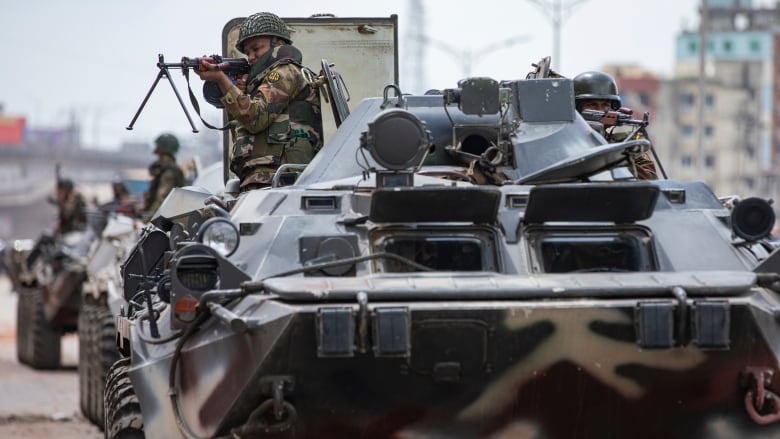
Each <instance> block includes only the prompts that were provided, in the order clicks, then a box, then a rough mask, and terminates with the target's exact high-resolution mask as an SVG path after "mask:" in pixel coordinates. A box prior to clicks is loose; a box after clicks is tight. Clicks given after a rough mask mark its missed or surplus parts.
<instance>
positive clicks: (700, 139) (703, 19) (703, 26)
mask: <svg viewBox="0 0 780 439" xmlns="http://www.w3.org/2000/svg"><path fill="white" fill-rule="evenodd" d="M708 15H709V12H708V10H707V0H701V11H700V18H699V100H698V101H697V104H698V106H697V110H698V111H697V112H698V122H699V123H698V125H699V127H698V130H696V156H697V157H696V174H697V175H698V178H702V176H703V173H704V93H705V90H704V84H705V80H706V70H707V68H706V66H705V62H706V61H707V26H708V24H707V21H708V20H707V19H708Z"/></svg>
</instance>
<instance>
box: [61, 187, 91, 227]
mask: <svg viewBox="0 0 780 439" xmlns="http://www.w3.org/2000/svg"><path fill="white" fill-rule="evenodd" d="M57 207H58V208H59V224H58V227H57V230H58V231H59V233H68V232H72V231H74V230H84V229H85V228H86V226H87V212H86V203H85V202H84V198H83V197H82V196H81V194H79V193H78V192H74V191H73V190H70V191H68V192H65V193H64V196H62V197H60V198H59V199H58V200H57Z"/></svg>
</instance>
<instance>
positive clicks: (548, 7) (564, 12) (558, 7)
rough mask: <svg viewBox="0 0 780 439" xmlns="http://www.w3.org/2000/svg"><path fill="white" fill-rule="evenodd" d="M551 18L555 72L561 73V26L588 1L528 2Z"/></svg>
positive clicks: (540, 0)
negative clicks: (581, 4) (580, 5)
mask: <svg viewBox="0 0 780 439" xmlns="http://www.w3.org/2000/svg"><path fill="white" fill-rule="evenodd" d="M528 1H529V2H531V3H533V4H535V5H536V6H538V7H539V9H541V10H542V12H544V13H545V14H547V16H548V17H549V18H550V21H551V22H552V25H553V56H552V67H553V70H557V71H559V72H560V71H561V65H562V64H561V24H562V23H563V20H564V18H567V17H568V14H569V13H570V12H571V11H572V10H573V9H574V7H575V6H577V5H578V4H580V3H584V2H586V1H588V0H569V1H565V0H528Z"/></svg>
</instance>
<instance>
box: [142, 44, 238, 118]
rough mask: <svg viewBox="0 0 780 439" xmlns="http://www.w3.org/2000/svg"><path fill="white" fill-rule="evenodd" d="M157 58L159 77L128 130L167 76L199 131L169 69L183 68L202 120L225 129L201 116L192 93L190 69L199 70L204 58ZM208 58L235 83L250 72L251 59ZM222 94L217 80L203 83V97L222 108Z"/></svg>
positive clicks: (160, 55)
mask: <svg viewBox="0 0 780 439" xmlns="http://www.w3.org/2000/svg"><path fill="white" fill-rule="evenodd" d="M157 58H158V61H157V68H158V69H160V71H159V72H158V73H157V78H156V79H155V80H154V82H153V83H152V87H151V88H150V89H149V92H148V93H146V97H144V100H143V101H142V102H141V106H140V107H138V111H136V112H135V116H133V120H131V121H130V125H128V126H127V129H128V130H132V129H133V125H134V124H135V121H136V120H137V119H138V116H140V115H141V111H143V109H144V106H146V102H147V101H148V100H149V97H150V96H151V95H152V92H153V91H154V89H155V87H157V83H158V82H160V79H161V78H166V79H167V80H168V82H169V83H170V84H171V88H173V92H174V93H175V94H176V99H178V100H179V104H180V105H181V108H182V110H184V115H185V116H187V120H188V121H189V122H190V126H191V127H192V132H193V133H197V132H198V130H197V128H195V124H194V123H193V122H192V118H191V117H190V113H189V112H188V111H187V107H185V106H184V102H183V101H182V100H181V95H179V90H177V89H176V85H175V84H174V83H173V80H171V73H170V71H169V69H181V71H182V74H183V75H184V77H185V78H186V79H187V91H189V95H190V102H191V103H192V107H193V108H195V111H196V112H197V113H198V116H199V117H200V120H201V121H202V122H203V123H204V124H205V125H206V126H207V127H209V128H212V129H224V127H223V128H217V127H214V126H212V125H210V124H209V123H208V122H206V121H205V120H203V117H202V116H200V105H198V101H197V99H195V95H194V94H193V93H192V88H191V87H190V76H189V71H190V69H193V70H195V71H198V70H199V69H200V61H201V59H203V58H187V57H183V58H182V59H181V62H178V63H166V62H165V59H164V57H163V55H162V54H159V55H157ZM206 59H209V60H211V61H215V62H216V63H217V66H218V67H219V69H220V70H222V71H223V72H225V74H226V75H227V76H228V78H230V80H231V81H232V82H233V83H234V84H235V83H236V81H237V80H238V77H239V75H243V74H245V73H249V68H250V64H249V61H247V60H246V59H244V58H222V57H221V56H219V55H211V56H209V57H207V58H206ZM221 96H222V93H221V92H220V90H219V86H218V85H217V84H216V83H215V82H212V81H205V82H204V83H203V97H204V98H205V99H206V101H207V102H208V103H210V104H212V105H214V106H215V107H217V108H222V107H221V103H220V101H219V98H220V97H221Z"/></svg>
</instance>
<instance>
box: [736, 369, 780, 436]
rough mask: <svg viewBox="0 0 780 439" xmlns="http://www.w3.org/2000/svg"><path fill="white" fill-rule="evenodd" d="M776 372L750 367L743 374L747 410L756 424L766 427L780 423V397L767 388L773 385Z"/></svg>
mask: <svg viewBox="0 0 780 439" xmlns="http://www.w3.org/2000/svg"><path fill="white" fill-rule="evenodd" d="M773 376H774V370H772V369H769V368H765V367H748V368H746V369H745V370H744V371H743V372H742V383H743V385H744V386H745V387H747V392H745V410H747V413H748V415H749V416H750V419H752V420H753V421H754V422H755V423H757V424H761V425H766V424H771V423H773V422H777V421H780V397H778V396H777V394H775V393H774V392H772V391H771V390H769V389H768V388H767V387H768V386H769V385H770V384H772V377H773Z"/></svg>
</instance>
